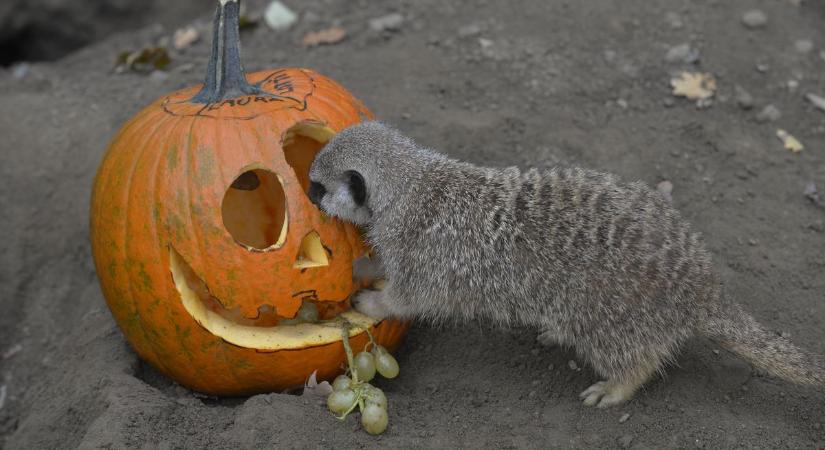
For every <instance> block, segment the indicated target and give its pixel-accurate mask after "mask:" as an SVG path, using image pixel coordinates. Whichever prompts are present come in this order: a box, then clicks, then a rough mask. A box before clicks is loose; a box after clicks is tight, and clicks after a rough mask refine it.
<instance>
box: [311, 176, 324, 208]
mask: <svg viewBox="0 0 825 450" xmlns="http://www.w3.org/2000/svg"><path fill="white" fill-rule="evenodd" d="M326 193H327V188H325V187H324V185H323V184H321V183H316V182H314V181H312V182H310V184H309V201H311V202H312V203H314V204H315V206H317V207H318V208H320V207H321V199H322V198H324V194H326Z"/></svg>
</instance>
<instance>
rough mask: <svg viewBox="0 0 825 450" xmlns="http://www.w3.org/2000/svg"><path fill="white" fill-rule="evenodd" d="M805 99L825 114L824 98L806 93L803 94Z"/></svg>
mask: <svg viewBox="0 0 825 450" xmlns="http://www.w3.org/2000/svg"><path fill="white" fill-rule="evenodd" d="M805 98H806V99H807V100H808V101H809V102H811V104H813V105H814V106H815V107H816V108H817V109H819V110H820V111H823V112H825V97H820V96H818V95H816V94H812V93H807V94H805Z"/></svg>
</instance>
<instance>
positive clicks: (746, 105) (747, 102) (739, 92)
mask: <svg viewBox="0 0 825 450" xmlns="http://www.w3.org/2000/svg"><path fill="white" fill-rule="evenodd" d="M734 89H735V91H736V104H737V105H739V107H740V108H742V109H744V110H749V109H751V108H753V96H752V95H751V94H750V92H748V91H746V90H745V88H743V87H742V86H736V88H734Z"/></svg>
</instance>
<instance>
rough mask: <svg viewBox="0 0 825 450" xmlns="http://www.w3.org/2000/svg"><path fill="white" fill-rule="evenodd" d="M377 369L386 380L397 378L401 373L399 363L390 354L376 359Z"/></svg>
mask: <svg viewBox="0 0 825 450" xmlns="http://www.w3.org/2000/svg"><path fill="white" fill-rule="evenodd" d="M375 368H376V369H377V370H378V373H380V374H381V376H382V377H384V378H395V377H397V376H398V372H399V371H400V369H399V368H398V361H396V360H395V358H393V356H392V355H390V354H389V353H382V354H380V355H378V357H376V358H375Z"/></svg>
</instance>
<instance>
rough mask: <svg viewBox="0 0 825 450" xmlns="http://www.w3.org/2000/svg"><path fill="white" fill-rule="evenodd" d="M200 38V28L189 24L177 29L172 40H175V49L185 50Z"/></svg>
mask: <svg viewBox="0 0 825 450" xmlns="http://www.w3.org/2000/svg"><path fill="white" fill-rule="evenodd" d="M199 38H200V33H198V30H197V29H196V28H195V27H192V26H189V27H186V28H180V29H178V30H177V31H175V36H174V37H173V38H172V42H174V45H175V49H177V50H183V49H185V48H187V47H189V46H190V45H192V44H194V43H195V42H197V41H198V39H199Z"/></svg>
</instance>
